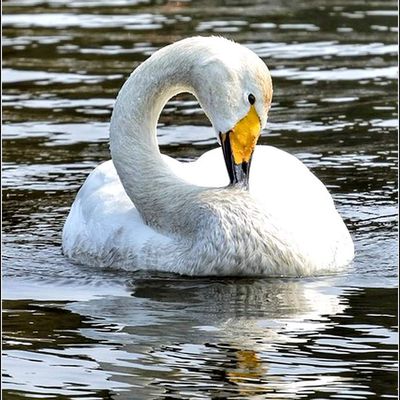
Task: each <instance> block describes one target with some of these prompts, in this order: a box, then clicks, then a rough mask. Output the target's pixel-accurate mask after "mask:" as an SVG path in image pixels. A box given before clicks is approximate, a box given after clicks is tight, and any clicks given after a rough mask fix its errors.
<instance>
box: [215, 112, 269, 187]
mask: <svg viewBox="0 0 400 400" xmlns="http://www.w3.org/2000/svg"><path fill="white" fill-rule="evenodd" d="M260 131H261V123H260V118H259V117H258V114H257V111H256V109H255V107H254V106H253V105H251V106H250V110H249V112H248V113H247V115H246V116H245V117H244V118H242V119H241V120H240V121H239V122H238V123H237V124H236V125H235V126H234V127H233V128H232V129H231V130H230V131H228V132H226V133H220V134H219V136H220V140H221V146H222V151H223V153H224V158H225V164H226V169H227V170H228V174H229V179H230V184H231V185H235V186H241V187H243V188H245V189H248V188H249V174H250V164H251V158H252V156H253V151H254V148H255V146H256V143H257V140H258V137H259V136H260Z"/></svg>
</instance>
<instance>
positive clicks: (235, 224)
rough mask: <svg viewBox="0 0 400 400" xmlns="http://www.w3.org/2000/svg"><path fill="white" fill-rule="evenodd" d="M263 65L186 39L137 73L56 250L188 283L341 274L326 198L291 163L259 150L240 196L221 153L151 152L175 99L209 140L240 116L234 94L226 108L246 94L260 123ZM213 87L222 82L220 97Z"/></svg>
mask: <svg viewBox="0 0 400 400" xmlns="http://www.w3.org/2000/svg"><path fill="white" fill-rule="evenodd" d="M232 54H234V55H235V58H238V59H239V61H237V63H236V64H235V63H233V62H232ZM261 63H262V62H261V61H260V60H259V59H258V57H257V56H255V55H254V54H253V53H251V52H250V51H249V50H247V49H245V48H243V47H242V46H239V45H237V44H235V43H233V42H229V41H226V40H225V39H221V38H192V39H187V40H184V41H181V42H177V43H175V44H174V45H171V46H168V47H166V48H164V49H162V50H160V51H159V52H157V53H155V54H154V55H153V56H152V57H151V58H150V59H149V60H147V61H146V62H145V63H144V64H142V66H140V67H139V68H138V69H137V70H136V71H135V72H134V73H133V74H132V75H131V77H130V78H129V79H128V80H127V82H126V83H125V85H124V87H123V88H122V89H121V92H120V94H119V95H118V98H117V102H116V105H115V108H114V112H113V117H112V120H111V127H110V138H111V153H112V158H113V161H107V162H105V163H103V164H101V165H100V166H98V167H97V168H96V169H95V170H94V171H93V172H92V173H91V174H90V176H89V177H88V178H87V180H86V182H85V183H84V185H83V187H82V188H81V190H80V191H79V193H78V195H77V197H76V200H75V202H74V204H73V205H72V208H71V212H70V214H69V216H68V219H67V221H66V223H65V226H64V231H63V251H64V253H65V254H66V255H67V256H68V257H70V258H71V259H73V260H75V261H77V262H80V263H84V264H95V265H100V266H114V267H119V268H124V269H152V270H162V271H171V272H177V273H181V274H190V275H286V276H288V275H291V276H293V275H295V276H299V275H310V274H318V273H321V272H327V271H334V270H337V269H338V268H341V267H343V266H345V265H347V264H348V263H349V262H350V261H351V260H352V258H353V254H354V249H353V243H352V240H351V237H350V235H349V233H348V231H347V228H346V226H345V225H344V223H343V221H342V219H341V217H340V216H339V214H338V213H337V211H336V209H335V206H334V204H333V200H332V198H331V196H330V194H329V193H328V191H327V190H326V188H325V186H324V185H323V184H322V183H321V182H320V181H319V180H318V179H317V178H316V177H315V176H314V175H313V174H312V173H311V172H310V171H309V170H308V169H307V168H306V167H305V166H304V165H303V164H302V163H301V162H300V161H299V160H297V159H296V158H295V157H293V156H291V155H290V154H288V153H285V152H283V151H281V150H278V149H275V148H273V147H270V146H257V147H256V150H255V152H254V157H253V161H252V164H251V165H252V167H251V168H252V169H251V174H250V190H249V191H246V190H245V189H244V188H242V187H240V186H232V185H231V186H227V185H228V183H229V179H228V174H227V170H226V168H225V166H224V156H223V154H222V151H221V150H220V149H214V150H211V151H209V152H207V153H205V154H204V155H203V156H202V157H200V158H199V159H198V160H197V161H195V162H191V163H180V162H178V161H176V160H174V159H172V158H170V157H167V156H163V155H160V153H159V150H158V146H157V142H156V124H157V120H158V117H159V114H160V112H161V110H162V108H163V106H164V105H165V103H166V102H167V100H168V99H169V98H171V97H172V96H173V95H175V94H177V93H179V92H182V91H188V92H191V93H193V94H194V95H195V96H196V97H197V98H198V99H199V102H200V104H201V105H202V106H203V108H204V109H205V111H206V113H207V115H208V116H209V118H210V120H211V121H212V122H213V125H214V127H215V128H216V130H217V131H219V132H228V131H229V132H231V136H233V135H234V134H236V131H235V130H234V129H232V127H233V126H235V127H236V126H238V125H239V124H237V121H239V120H240V121H242V120H245V119H246V118H247V117H246V112H247V111H248V105H247V106H246V105H245V104H243V101H242V97H241V98H240V101H239V100H237V101H236V100H235V101H234V100H232V99H237V97H238V96H242V93H241V92H239V90H243V86H244V85H249V87H248V88H247V89H249V90H251V91H252V92H253V93H255V94H256V98H257V99H258V103H257V102H256V103H255V105H254V108H251V109H252V110H253V113H254V112H256V115H258V116H259V119H260V124H261V125H262V126H264V125H265V122H266V116H267V112H268V109H269V105H270V102H271V96H272V87H271V85H270V83H269V82H270V81H268V79H266V78H265V79H264V76H263V74H264V75H266V74H267V73H268V70H267V69H266V67H265V66H264V65H261ZM228 64H229V65H228ZM243 66H244V67H245V68H242V67H243ZM248 69H253V71H250V72H247V70H248ZM221 71H222V72H221ZM213 73H215V74H216V77H215V79H214V77H213V76H212V74H213ZM250 73H251V74H253V75H254V76H256V77H260V78H259V79H261V82H258V84H259V85H260V87H261V88H260V87H258V86H255V85H254V82H253V81H251V79H250V78H253V75H251V76H250V77H247V76H246V74H250ZM267 78H269V76H267ZM257 79H258V78H257ZM218 80H219V83H218V84H220V85H222V89H223V90H225V91H226V92H223V93H222V95H220V96H222V98H221V97H219V98H218V96H216V94H215V93H214V92H213V91H215V90H216V89H215V87H216V85H217V81H218ZM221 81H222V82H223V81H228V82H229V86H228V88H227V87H225V86H224V84H223V83H222V84H221V83H220V82H221ZM247 81H250V83H247ZM252 85H253V86H252ZM217 89H218V87H217ZM219 89H220V90H222V89H221V87H220V88H219ZM217 94H218V93H217ZM246 98H247V97H246ZM224 102H227V103H228V104H225V103H224ZM229 102H230V103H229ZM251 104H253V103H251ZM246 107H247V109H245V108H246ZM249 114H250V112H249ZM249 114H248V115H249ZM244 116H245V117H244ZM231 143H234V142H233V139H232V142H231ZM234 151H235V149H233V150H232V152H234ZM237 154H239V153H236V154H235V157H236V155H237ZM240 154H245V153H240ZM244 157H246V155H245V156H244ZM250 161H251V160H250ZM231 181H232V179H231Z"/></svg>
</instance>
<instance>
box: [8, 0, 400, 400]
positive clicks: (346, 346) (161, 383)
mask: <svg viewBox="0 0 400 400" xmlns="http://www.w3.org/2000/svg"><path fill="white" fill-rule="evenodd" d="M3 14H4V15H3V46H4V47H3V55H4V65H3V66H4V72H3V79H4V83H3V95H4V98H3V101H4V108H3V124H4V125H3V332H4V336H3V389H4V392H3V396H4V399H20V398H29V399H34V398H41V399H47V398H49V399H50V398H52V399H75V398H76V399H77V398H80V399H116V398H119V399H155V398H157V399H158V398H160V399H211V398H213V399H228V398H229V399H385V398H387V399H390V398H397V368H398V367H397V361H398V354H397V340H398V339H397V315H398V308H397V253H398V246H397V223H398V222H397V221H398V220H397V156H398V154H397V126H398V124H397V77H398V70H397V3H396V2H395V1H384V0H382V1H369V2H365V1H361V0H334V1H328V0H326V1H323V0H313V1H305V0H300V1H297V2H294V1H285V0H281V1H277V0H271V1H257V0H253V1H247V2H246V1H241V0H226V1H222V0H207V1H146V0H143V1H140V0H137V1H134V0H133V1H128V0H115V1H111V0H108V1H101V0H87V1H81V0H71V1H62V0H50V1H47V0H11V1H5V2H3ZM195 34H202V35H211V34H218V35H224V36H227V37H229V38H232V39H235V40H236V41H239V42H240V43H243V44H245V45H246V46H248V47H249V48H251V49H253V50H254V51H255V52H256V53H257V54H258V55H259V56H261V57H262V58H263V59H264V60H265V62H266V63H267V65H268V66H269V68H270V70H271V73H272V76H273V81H274V101H273V105H272V109H271V112H270V117H269V123H268V124H267V128H266V130H265V131H264V132H263V134H262V138H261V140H260V141H261V143H264V144H270V145H273V146H277V147H279V148H282V149H284V150H286V151H288V152H290V153H292V154H294V155H296V156H297V157H299V158H300V159H301V160H302V161H303V162H304V163H305V164H306V165H307V166H309V167H310V168H311V169H312V171H313V172H314V173H315V174H316V175H317V176H318V177H319V178H320V179H321V180H322V181H323V182H324V183H325V184H326V185H327V186H328V188H329V189H330V191H331V192H332V194H333V196H334V199H335V201H336V204H337V207H338V209H339V210H340V212H341V214H342V215H343V217H344V219H345V222H346V224H347V225H348V227H349V229H350V231H351V234H352V236H353V238H354V241H355V246H356V257H355V260H354V263H353V264H352V265H351V266H349V268H348V269H347V270H346V271H344V272H341V273H340V274H337V275H332V276H324V277H315V278H302V279H205V278H202V279H193V278H185V277H179V276H174V275H169V274H149V273H143V272H137V273H127V272H115V271H109V270H107V271H103V270H94V269H89V268H85V267H82V266H76V265H73V264H71V263H70V262H68V261H67V260H66V259H65V258H64V257H63V256H62V255H61V251H60V243H61V238H60V236H61V235H60V234H61V230H62V226H63V223H64V220H65V218H66V215H67V213H68V210H69V207H70V205H71V203H72V201H73V199H74V197H75V195H76V192H77V190H78V189H79V187H80V186H81V184H82V183H83V181H84V180H85V178H86V176H87V175H88V173H89V172H90V171H91V170H92V169H93V168H94V167H95V166H96V165H98V163H100V162H101V161H103V160H106V159H109V157H110V155H109V150H108V124H109V118H110V114H111V110H112V107H113V103H114V99H115V96H116V94H117V92H118V90H119V88H120V86H121V85H122V83H123V82H124V80H125V79H126V78H127V76H128V75H129V74H130V72H131V70H132V69H134V68H135V67H137V66H138V65H139V63H140V62H142V61H143V60H145V59H146V58H147V57H148V56H149V55H150V54H152V53H153V52H154V51H155V50H156V49H158V48H160V47H162V46H164V45H166V44H169V43H171V42H172V41H175V40H178V39H180V38H183V37H186V36H190V35H195ZM159 142H160V145H161V147H162V151H163V152H164V153H167V154H169V155H171V156H173V157H176V158H178V159H180V160H192V159H195V158H197V157H198V156H200V155H201V154H202V153H203V152H204V151H206V150H209V149H211V148H214V147H216V146H217V144H216V140H215V138H214V134H213V131H212V129H211V128H210V127H209V123H208V121H207V119H206V118H205V116H204V115H203V114H202V112H201V110H200V108H199V106H198V104H197V102H196V101H195V100H194V98H193V97H191V96H189V95H180V96H178V97H176V98H174V99H173V100H172V101H170V102H169V103H168V105H167V106H166V108H165V110H164V112H163V114H162V117H161V120H160V129H159Z"/></svg>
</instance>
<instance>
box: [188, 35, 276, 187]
mask: <svg viewBox="0 0 400 400" xmlns="http://www.w3.org/2000/svg"><path fill="white" fill-rule="evenodd" d="M202 40H203V42H206V43H207V46H206V48H205V49H204V52H203V54H202V57H201V59H200V60H199V64H198V67H197V68H196V76H197V78H196V80H197V82H196V87H195V89H196V93H195V94H196V96H197V98H198V100H199V102H200V104H201V106H202V108H203V109H204V111H205V113H206V114H207V116H208V117H209V119H210V121H211V123H212V125H213V127H214V129H215V132H216V135H217V139H218V142H219V143H220V144H221V146H222V150H223V153H224V158H225V163H226V167H227V170H228V174H229V178H230V181H231V184H232V185H241V186H243V187H245V188H248V182H249V171H250V163H251V158H252V155H253V151H254V148H255V146H256V143H257V140H258V138H259V136H260V133H261V130H262V129H263V128H264V127H265V124H266V122H267V115H268V111H269V108H270V106H271V101H272V80H271V75H270V73H269V70H268V68H267V66H266V65H265V64H264V62H263V61H262V60H261V59H260V58H259V57H258V56H257V55H256V54H255V53H253V52H252V51H251V50H249V49H248V48H246V47H244V46H241V45H239V44H237V43H234V42H231V41H229V40H226V39H223V38H215V37H213V38H202Z"/></svg>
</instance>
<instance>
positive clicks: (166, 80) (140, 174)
mask: <svg viewBox="0 0 400 400" xmlns="http://www.w3.org/2000/svg"><path fill="white" fill-rule="evenodd" d="M167 49H168V48H166V49H164V50H167ZM164 50H162V51H160V52H158V53H157V54H156V55H155V56H152V57H151V58H150V59H148V60H147V61H146V62H145V63H143V64H142V65H141V66H140V67H138V68H137V69H136V70H135V71H134V72H133V73H132V75H131V76H130V77H129V79H128V80H127V81H126V83H125V84H124V86H123V87H122V89H121V91H120V93H119V95H118V97H117V100H116V103H115V107H114V111H113V115H112V118H111V126H110V147H111V154H112V158H113V162H114V165H115V168H116V170H117V172H118V175H119V177H120V179H121V182H122V185H123V186H124V188H125V191H126V193H127V194H128V196H129V197H130V198H131V199H132V201H133V203H134V204H135V206H136V208H137V209H138V210H139V212H140V214H141V215H142V217H143V218H144V220H145V221H146V222H147V223H148V224H150V225H152V226H155V227H158V228H160V229H161V230H163V228H165V229H167V230H171V229H172V230H174V229H179V227H174V226H173V222H174V220H176V218H175V217H176V216H175V213H176V212H177V210H179V212H180V216H181V217H182V216H183V214H184V213H183V212H182V207H183V208H185V204H184V203H185V201H186V202H187V201H189V202H190V199H191V197H193V196H196V193H199V192H200V191H201V190H204V189H202V188H200V187H197V186H193V185H189V184H187V183H185V182H184V181H182V180H181V179H179V178H178V177H177V176H175V175H174V174H173V173H172V171H171V170H170V168H169V167H168V166H167V165H166V164H165V162H164V161H163V160H162V157H161V154H160V151H159V148H158V143H157V138H156V136H157V135H156V127H157V121H158V119H159V116H160V113H161V111H162V109H163V107H164V106H165V104H166V102H167V101H168V100H169V99H170V98H171V97H173V96H174V95H176V94H178V93H181V92H190V93H193V94H195V90H194V86H195V83H194V82H192V81H191V79H193V78H191V77H192V76H193V73H192V71H191V68H193V65H192V64H194V63H195V60H193V62H191V60H190V54H189V55H188V57H186V58H185V60H184V62H182V61H181V57H178V54H174V51H173V50H174V49H173V48H171V50H172V51H171V50H170V51H164ZM180 203H182V204H180ZM186 204H187V203H186ZM186 222H187V221H185V218H180V223H181V224H182V225H184V224H185V223H186Z"/></svg>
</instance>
